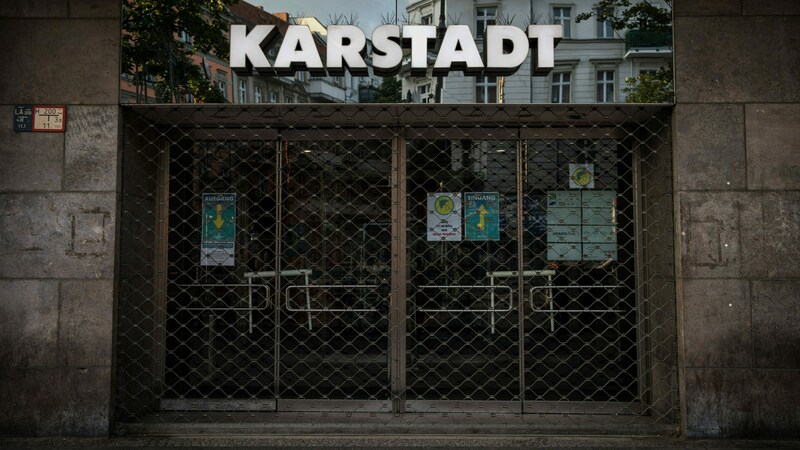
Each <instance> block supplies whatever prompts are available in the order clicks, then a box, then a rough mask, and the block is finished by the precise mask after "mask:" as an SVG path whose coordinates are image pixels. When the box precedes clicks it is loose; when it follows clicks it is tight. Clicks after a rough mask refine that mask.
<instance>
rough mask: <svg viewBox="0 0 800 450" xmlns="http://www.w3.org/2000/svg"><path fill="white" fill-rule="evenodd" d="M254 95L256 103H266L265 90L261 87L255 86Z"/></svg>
mask: <svg viewBox="0 0 800 450" xmlns="http://www.w3.org/2000/svg"><path fill="white" fill-rule="evenodd" d="M253 95H254V96H255V102H256V103H264V89H263V88H262V87H261V86H259V85H255V87H254V88H253Z"/></svg>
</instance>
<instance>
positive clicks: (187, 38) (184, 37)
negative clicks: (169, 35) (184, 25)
mask: <svg viewBox="0 0 800 450" xmlns="http://www.w3.org/2000/svg"><path fill="white" fill-rule="evenodd" d="M180 40H181V42H183V43H184V44H188V45H192V35H191V34H189V33H187V32H185V31H181V33H180Z"/></svg>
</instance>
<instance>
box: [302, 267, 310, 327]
mask: <svg viewBox="0 0 800 450" xmlns="http://www.w3.org/2000/svg"><path fill="white" fill-rule="evenodd" d="M303 279H304V280H305V282H306V309H307V310H308V330H309V331H311V290H310V289H311V288H309V287H308V284H309V283H310V282H311V281H310V280H309V279H308V272H304V273H303Z"/></svg>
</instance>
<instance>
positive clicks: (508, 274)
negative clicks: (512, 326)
mask: <svg viewBox="0 0 800 450" xmlns="http://www.w3.org/2000/svg"><path fill="white" fill-rule="evenodd" d="M555 274H556V271H555V270H552V269H545V270H524V271H523V272H522V276H523V277H526V278H529V277H547V284H548V285H550V284H553V277H554V276H555ZM518 275H519V272H517V271H516V270H498V271H494V272H487V273H486V276H487V277H489V285H491V286H494V279H495V278H513V277H516V276H518ZM548 295H549V299H550V302H551V304H552V300H553V293H552V291H550V292H549V294H548ZM491 303H492V308H494V290H492V291H491ZM551 322H552V317H551ZM550 326H551V328H553V327H554V326H555V325H554V324H553V323H551V324H550ZM492 334H494V312H492Z"/></svg>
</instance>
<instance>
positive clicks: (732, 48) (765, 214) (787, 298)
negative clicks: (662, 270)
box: [673, 0, 800, 437]
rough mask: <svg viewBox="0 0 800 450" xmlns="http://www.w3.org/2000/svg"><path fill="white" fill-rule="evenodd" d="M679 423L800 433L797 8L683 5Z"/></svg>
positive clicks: (695, 432) (679, 33)
mask: <svg viewBox="0 0 800 450" xmlns="http://www.w3.org/2000/svg"><path fill="white" fill-rule="evenodd" d="M674 13H675V27H674V36H675V77H676V98H677V106H676V108H675V114H674V120H675V140H674V142H673V145H674V149H675V159H676V161H675V170H676V174H675V175H676V180H677V186H676V190H677V193H676V196H677V198H676V210H677V211H676V212H677V217H676V222H677V223H676V232H677V236H676V242H677V243H678V245H679V250H677V251H676V253H677V255H676V258H677V261H678V265H677V267H678V268H679V269H678V276H679V282H678V308H679V313H681V314H682V320H681V321H679V332H681V331H682V336H683V358H682V374H683V376H682V382H683V390H682V404H683V407H684V408H685V413H684V414H683V421H682V423H683V426H684V431H685V433H686V434H687V435H688V436H690V437H762V436H772V437H778V436H798V435H800V413H799V412H798V411H800V409H798V407H797V405H798V400H799V399H798V397H799V396H800V389H798V387H797V383H796V381H795V380H796V379H797V378H798V376H800V360H798V355H799V354H800V344H799V343H800V328H798V327H797V324H796V319H797V317H800V315H799V314H798V313H800V294H799V293H798V292H799V291H798V287H800V286H798V281H799V280H798V276H800V269H799V268H800V264H799V263H800V256H798V255H800V244H799V243H798V239H797V238H798V235H800V193H798V187H799V186H800V175H798V173H799V172H798V169H800V152H798V143H800V131H798V130H800V104H799V103H800V81H798V80H800V78H798V77H797V73H796V72H797V70H796V69H797V68H798V67H800V51H798V50H797V49H798V48H800V37H799V36H798V35H797V33H796V32H795V31H794V30H796V29H797V27H798V25H800V3H798V2H791V1H780V0H772V1H768V0H765V1H755V0H708V1H689V0H676V1H675V5H674Z"/></svg>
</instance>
